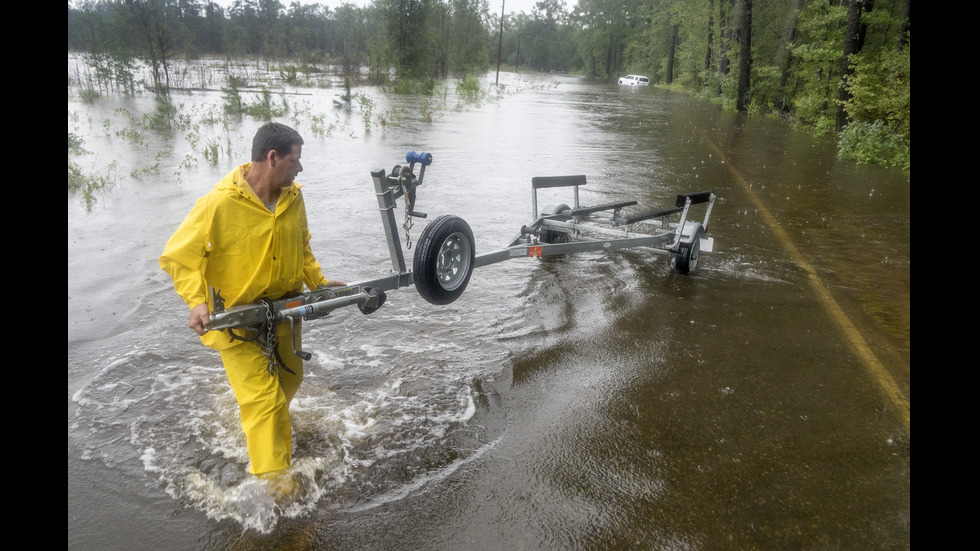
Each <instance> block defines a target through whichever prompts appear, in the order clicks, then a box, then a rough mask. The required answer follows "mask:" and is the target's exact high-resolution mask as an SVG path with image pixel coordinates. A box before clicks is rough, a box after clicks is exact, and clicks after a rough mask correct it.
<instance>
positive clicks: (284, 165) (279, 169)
mask: <svg viewBox="0 0 980 551" xmlns="http://www.w3.org/2000/svg"><path fill="white" fill-rule="evenodd" d="M276 153H277V157H276V166H275V174H276V183H278V184H279V186H280V187H286V186H288V185H289V184H291V183H293V180H295V179H296V176H297V175H298V174H299V173H300V172H303V163H301V162H300V161H299V159H300V157H302V156H303V146H301V145H294V146H293V150H292V151H290V152H289V153H288V154H286V155H278V153H279V152H278V151H277V152H276Z"/></svg>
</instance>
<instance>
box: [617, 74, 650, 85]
mask: <svg viewBox="0 0 980 551" xmlns="http://www.w3.org/2000/svg"><path fill="white" fill-rule="evenodd" d="M619 83H620V84H625V85H628V86H648V85H649V84H650V79H648V78H647V77H645V76H642V75H626V76H625V77H623V78H621V79H619Z"/></svg>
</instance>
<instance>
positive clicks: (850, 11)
mask: <svg viewBox="0 0 980 551" xmlns="http://www.w3.org/2000/svg"><path fill="white" fill-rule="evenodd" d="M863 7H864V1H863V0H850V1H849V2H848V5H847V28H846V29H845V30H844V54H843V55H842V56H841V60H840V74H841V77H840V88H839V89H838V94H837V99H838V103H837V131H838V132H840V131H841V130H843V129H844V127H845V126H847V111H845V110H844V103H846V102H847V100H849V99H851V94H850V93H848V91H847V79H848V77H850V76H851V72H852V71H851V64H850V57H851V54H856V53H858V52H860V51H861V49H860V47H861V11H862V8H863Z"/></svg>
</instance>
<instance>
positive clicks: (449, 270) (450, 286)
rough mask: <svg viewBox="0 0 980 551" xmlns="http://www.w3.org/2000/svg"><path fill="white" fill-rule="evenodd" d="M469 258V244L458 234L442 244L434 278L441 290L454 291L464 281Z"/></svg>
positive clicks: (467, 270) (468, 267)
mask: <svg viewBox="0 0 980 551" xmlns="http://www.w3.org/2000/svg"><path fill="white" fill-rule="evenodd" d="M471 256H472V255H471V252H470V242H469V240H467V239H466V236H465V235H463V234H461V233H459V232H456V233H454V234H452V235H450V236H449V237H447V238H446V240H445V241H443V242H442V246H441V247H439V257H438V258H437V259H436V278H437V279H438V280H439V285H440V286H441V287H442V288H443V289H445V290H447V291H454V290H456V289H457V288H459V286H460V285H462V284H463V282H464V281H466V277H467V275H468V274H469V272H470V257H471Z"/></svg>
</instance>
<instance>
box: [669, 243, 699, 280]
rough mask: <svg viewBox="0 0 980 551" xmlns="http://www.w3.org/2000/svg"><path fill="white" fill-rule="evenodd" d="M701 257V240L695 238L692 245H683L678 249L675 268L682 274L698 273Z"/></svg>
mask: <svg viewBox="0 0 980 551" xmlns="http://www.w3.org/2000/svg"><path fill="white" fill-rule="evenodd" d="M699 256H701V239H699V238H697V237H695V238H694V241H692V242H690V243H681V244H680V246H679V247H678V249H677V257H676V258H677V259H676V260H675V262H674V268H676V269H677V271H678V272H680V273H682V274H688V273H691V272H696V271H697V269H698V257H699Z"/></svg>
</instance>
